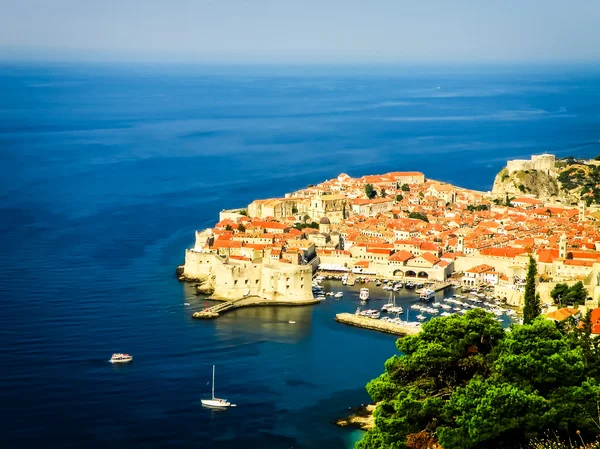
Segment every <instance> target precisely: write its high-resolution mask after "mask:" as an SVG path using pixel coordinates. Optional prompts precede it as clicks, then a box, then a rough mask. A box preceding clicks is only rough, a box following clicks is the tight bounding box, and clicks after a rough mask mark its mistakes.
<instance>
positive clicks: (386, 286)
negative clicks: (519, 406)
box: [314, 275, 517, 335]
mask: <svg viewBox="0 0 600 449" xmlns="http://www.w3.org/2000/svg"><path fill="white" fill-rule="evenodd" d="M340 280H341V277H340V276H336V275H317V276H316V277H315V280H314V288H315V289H316V291H318V292H322V294H323V295H324V298H331V295H329V294H330V293H331V292H333V291H336V290H338V286H339V287H340V288H343V289H345V292H344V293H345V294H344V302H345V303H346V304H347V305H348V309H350V308H351V307H354V308H355V309H356V310H355V312H354V313H351V312H350V310H349V311H348V313H341V314H336V316H335V320H336V321H337V322H340V323H344V324H349V325H353V326H356V327H361V328H364V329H371V330H379V331H382V332H387V333H393V334H396V335H405V334H407V333H409V332H410V333H412V334H414V333H417V332H418V331H419V329H420V327H419V326H420V324H422V323H423V322H427V321H429V320H431V319H432V318H434V317H438V316H443V317H446V316H451V315H453V314H461V315H462V314H465V313H466V312H467V311H469V310H472V309H482V310H485V311H487V312H490V313H492V314H494V315H495V319H496V320H497V321H499V322H501V323H502V324H503V325H504V326H509V325H510V324H511V323H512V322H513V321H515V320H516V319H517V313H516V311H515V310H514V309H513V308H510V307H508V306H506V305H505V304H504V303H503V302H502V301H501V300H500V299H498V298H494V297H493V296H491V293H490V291H486V289H487V290H490V288H489V287H487V288H486V287H484V286H482V287H480V288H476V289H473V288H469V289H466V288H464V289H463V288H462V287H459V286H453V285H452V284H451V283H449V282H448V283H444V284H441V283H438V284H433V283H430V284H428V285H427V286H423V287H422V288H421V289H420V290H416V289H410V288H409V289H406V288H404V289H399V288H398V289H397V288H394V286H395V282H394V281H390V280H387V282H384V280H383V279H380V278H367V279H365V282H364V283H363V282H362V280H361V278H359V279H358V282H357V284H356V286H354V287H352V286H348V285H341V286H340V285H339V283H340ZM378 284H379V285H378ZM363 285H368V286H369V287H368V288H367V287H364V286H363ZM358 286H360V287H358ZM390 286H391V288H390ZM328 290H331V292H330V291H328ZM365 291H367V292H368V294H367V293H365ZM365 296H368V298H369V306H368V308H367V306H364V305H365V304H366V301H365V300H362V298H363V297H365ZM386 299H387V301H386ZM379 301H382V302H381V303H380V304H378V302H379ZM384 301H385V302H384ZM363 306H364V307H363ZM350 315H352V316H350ZM407 329H408V331H407Z"/></svg>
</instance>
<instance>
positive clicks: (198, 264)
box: [183, 250, 313, 301]
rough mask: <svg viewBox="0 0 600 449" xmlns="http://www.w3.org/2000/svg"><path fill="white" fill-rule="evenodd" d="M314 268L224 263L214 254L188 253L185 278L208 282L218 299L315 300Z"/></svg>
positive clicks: (229, 261) (275, 263) (272, 263)
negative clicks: (251, 297)
mask: <svg viewBox="0 0 600 449" xmlns="http://www.w3.org/2000/svg"><path fill="white" fill-rule="evenodd" d="M312 271H313V267H312V266H311V265H292V264H286V263H281V262H268V263H263V262H262V260H259V261H255V262H245V261H238V260H224V259H223V258H222V257H220V256H217V255H216V254H212V253H202V252H198V251H194V250H187V251H186V253H185V264H184V269H183V275H184V277H186V278H188V279H200V280H205V281H206V282H207V283H209V284H210V286H211V287H212V288H213V289H214V294H213V296H214V297H215V298H219V299H230V300H235V299H240V298H244V297H246V296H257V297H260V298H264V299H266V300H277V301H286V300H290V301H303V300H307V301H308V300H312V299H313V294H312Z"/></svg>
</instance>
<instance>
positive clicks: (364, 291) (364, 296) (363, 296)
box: [358, 287, 369, 301]
mask: <svg viewBox="0 0 600 449" xmlns="http://www.w3.org/2000/svg"><path fill="white" fill-rule="evenodd" d="M358 297H359V298H360V300H361V301H368V300H369V289H368V288H366V287H363V288H361V289H360V293H359V294H358Z"/></svg>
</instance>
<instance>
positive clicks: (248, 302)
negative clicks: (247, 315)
mask: <svg viewBox="0 0 600 449" xmlns="http://www.w3.org/2000/svg"><path fill="white" fill-rule="evenodd" d="M320 302H321V300H320V299H313V300H307V301H286V300H280V301H277V300H275V301H273V300H268V299H264V298H261V297H260V296H245V297H243V298H240V299H235V300H232V301H223V302H221V303H219V304H216V305H214V306H212V307H209V308H207V309H204V310H200V311H198V312H194V313H193V314H192V318H196V319H200V320H212V319H215V318H219V317H220V316H221V315H222V314H223V313H225V312H228V311H230V310H234V309H240V308H242V307H257V306H290V307H294V306H309V305H312V304H318V303H320Z"/></svg>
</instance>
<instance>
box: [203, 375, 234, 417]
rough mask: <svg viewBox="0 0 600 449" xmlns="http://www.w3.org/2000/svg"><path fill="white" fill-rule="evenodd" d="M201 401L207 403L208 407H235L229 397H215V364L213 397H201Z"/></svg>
mask: <svg viewBox="0 0 600 449" xmlns="http://www.w3.org/2000/svg"><path fill="white" fill-rule="evenodd" d="M200 402H202V405H205V406H207V407H214V408H227V407H235V404H232V403H231V402H229V401H228V400H227V399H219V398H215V365H213V378H212V398H211V399H201V400H200Z"/></svg>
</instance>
